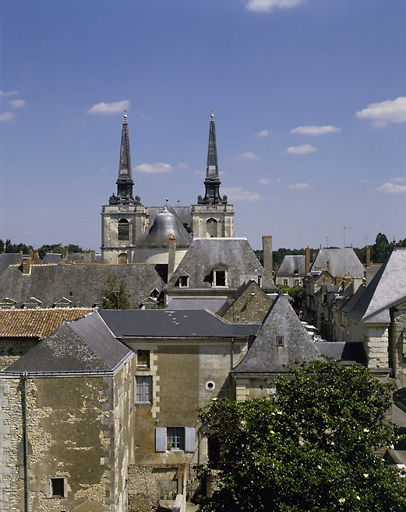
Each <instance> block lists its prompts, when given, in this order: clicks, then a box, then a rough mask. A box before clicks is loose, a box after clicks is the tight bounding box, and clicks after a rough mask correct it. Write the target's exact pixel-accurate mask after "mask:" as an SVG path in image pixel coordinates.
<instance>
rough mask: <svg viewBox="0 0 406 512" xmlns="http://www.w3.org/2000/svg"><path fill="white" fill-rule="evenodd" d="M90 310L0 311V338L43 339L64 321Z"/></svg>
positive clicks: (87, 312)
mask: <svg viewBox="0 0 406 512" xmlns="http://www.w3.org/2000/svg"><path fill="white" fill-rule="evenodd" d="M92 311H93V309H92V308H53V309H0V338H39V339H43V338H45V337H46V336H49V335H50V334H51V333H52V332H54V331H55V330H56V329H57V328H58V327H59V326H60V325H61V324H62V323H63V322H64V321H67V322H70V321H72V320H76V319H77V318H80V317H82V316H84V315H87V314H89V313H91V312H92Z"/></svg>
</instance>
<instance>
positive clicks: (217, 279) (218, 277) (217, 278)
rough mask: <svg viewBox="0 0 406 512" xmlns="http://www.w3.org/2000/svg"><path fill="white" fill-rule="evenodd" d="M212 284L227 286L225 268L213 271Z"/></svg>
mask: <svg viewBox="0 0 406 512" xmlns="http://www.w3.org/2000/svg"><path fill="white" fill-rule="evenodd" d="M213 286H227V272H226V271H225V270H214V271H213Z"/></svg>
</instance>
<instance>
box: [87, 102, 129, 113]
mask: <svg viewBox="0 0 406 512" xmlns="http://www.w3.org/2000/svg"><path fill="white" fill-rule="evenodd" d="M129 106H130V101H129V100H123V101H114V102H113V103H96V105H93V107H90V108H89V110H87V111H86V112H87V113H88V114H117V113H118V112H123V111H124V110H127V109H128V107H129Z"/></svg>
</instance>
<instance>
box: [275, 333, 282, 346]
mask: <svg viewBox="0 0 406 512" xmlns="http://www.w3.org/2000/svg"><path fill="white" fill-rule="evenodd" d="M276 346H277V347H283V336H277V337H276Z"/></svg>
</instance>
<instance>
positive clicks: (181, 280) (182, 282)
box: [178, 276, 189, 288]
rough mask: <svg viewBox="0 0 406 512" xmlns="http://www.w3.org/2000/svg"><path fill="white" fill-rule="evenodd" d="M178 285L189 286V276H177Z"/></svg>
mask: <svg viewBox="0 0 406 512" xmlns="http://www.w3.org/2000/svg"><path fill="white" fill-rule="evenodd" d="M178 286H179V287H183V288H186V287H188V286H189V276H179V279H178Z"/></svg>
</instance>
